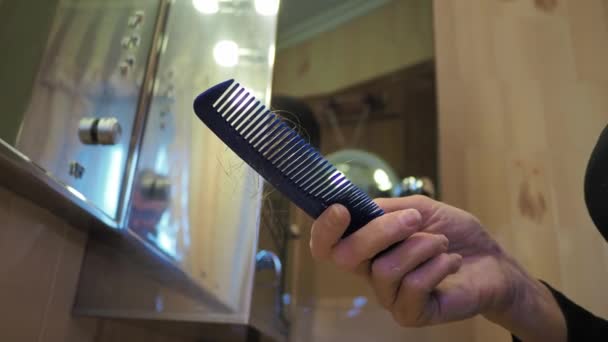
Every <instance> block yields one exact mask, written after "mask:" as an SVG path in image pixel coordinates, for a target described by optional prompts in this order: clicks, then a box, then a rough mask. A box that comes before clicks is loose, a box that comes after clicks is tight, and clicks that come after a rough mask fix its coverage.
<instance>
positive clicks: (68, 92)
mask: <svg viewBox="0 0 608 342" xmlns="http://www.w3.org/2000/svg"><path fill="white" fill-rule="evenodd" d="M158 8H159V0H61V1H59V4H58V6H57V10H56V13H55V17H54V20H53V24H52V25H51V29H50V33H49V37H48V40H47V44H46V48H45V51H44V54H43V57H42V60H41V63H40V67H39V71H38V75H37V77H36V79H35V81H34V85H33V90H32V94H31V97H30V99H29V102H28V104H27V108H26V110H25V113H24V114H23V115H22V116H21V118H20V125H19V127H20V129H19V132H18V135H17V137H16V141H15V145H14V146H15V147H16V148H17V149H18V150H20V151H21V152H22V153H24V154H25V155H27V156H28V157H29V158H30V159H31V160H32V161H34V162H35V163H37V164H38V165H39V166H41V167H42V168H44V169H45V170H46V171H47V172H48V173H50V174H52V175H53V176H54V177H56V178H57V179H58V180H60V181H61V182H63V183H65V184H66V185H68V186H70V187H71V188H73V189H75V190H76V191H78V192H79V193H80V194H82V196H84V197H85V198H86V200H87V201H88V202H89V203H92V204H93V205H95V206H96V207H98V208H99V209H101V210H102V211H103V212H104V213H105V214H106V215H108V216H109V217H111V218H113V219H118V208H119V203H120V196H121V187H122V185H123V182H124V176H125V166H126V163H127V158H128V154H129V146H130V144H131V132H132V129H133V124H134V120H135V118H136V113H137V108H138V102H139V98H140V94H141V93H142V89H141V86H142V82H143V79H144V74H145V72H146V64H147V63H146V62H147V59H148V56H149V55H150V48H151V46H152V37H153V33H154V29H155V21H156V17H157V14H158ZM88 117H94V118H104V117H106V118H116V119H117V120H118V123H119V124H120V128H121V129H122V132H123V134H122V135H121V136H120V138H119V139H118V140H117V141H116V143H115V144H110V145H88V144H85V143H83V142H82V141H81V140H80V139H79V123H80V121H81V119H83V118H88Z"/></svg>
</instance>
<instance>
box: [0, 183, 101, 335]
mask: <svg viewBox="0 0 608 342" xmlns="http://www.w3.org/2000/svg"><path fill="white" fill-rule="evenodd" d="M0 218H1V220H0V222H1V223H0V290H1V291H0V303H2V304H1V305H0V341H19V342H21V341H23V342H29V341H44V342H47V341H48V342H51V341H69V342H71V341H74V342H87V341H93V339H94V336H95V334H96V330H97V324H98V322H97V321H96V320H94V319H83V318H81V319H78V318H72V317H71V315H70V311H71V307H72V301H73V298H74V295H75V293H76V286H77V282H78V274H79V271H80V264H81V262H82V258H83V254H84V248H85V243H86V235H85V234H84V233H82V232H80V231H77V230H76V229H74V228H73V227H69V226H68V225H67V224H66V223H64V222H63V221H61V220H59V219H58V218H57V217H55V216H53V215H52V214H50V213H49V212H47V211H46V210H43V209H40V208H39V207H37V206H35V205H33V204H32V203H31V202H29V201H27V200H25V199H23V198H21V197H19V196H16V195H14V194H13V193H11V192H9V191H7V190H5V189H4V188H2V187H0Z"/></svg>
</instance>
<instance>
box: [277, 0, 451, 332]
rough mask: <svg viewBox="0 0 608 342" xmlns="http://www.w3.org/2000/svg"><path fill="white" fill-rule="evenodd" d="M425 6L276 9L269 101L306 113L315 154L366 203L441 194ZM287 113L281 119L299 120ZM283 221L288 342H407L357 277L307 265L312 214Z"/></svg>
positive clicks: (289, 5) (401, 1)
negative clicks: (288, 234) (315, 139)
mask: <svg viewBox="0 0 608 342" xmlns="http://www.w3.org/2000/svg"><path fill="white" fill-rule="evenodd" d="M432 7H433V2H432V1H425V0H393V1H383V0H374V1H369V0H366V1H358V0H350V1H339V0H332V1H326V0H311V1H296V0H284V1H283V2H282V9H281V13H280V16H279V28H278V40H277V56H276V63H275V70H274V82H273V95H274V96H275V97H279V96H280V97H290V98H292V99H293V101H298V102H299V103H300V105H301V106H305V107H307V108H308V109H309V110H310V112H311V113H312V114H313V117H314V118H315V121H316V125H317V127H318V131H319V132H318V133H317V132H311V135H318V136H319V140H320V150H321V152H322V154H324V155H326V156H328V158H330V159H332V161H333V162H334V163H335V164H339V165H338V167H342V168H343V170H342V171H343V172H345V173H346V174H348V173H349V172H350V173H351V174H350V177H352V178H353V182H355V183H357V184H358V185H359V186H361V187H362V188H364V190H365V191H367V192H368V193H369V194H370V195H371V196H373V197H377V196H382V197H394V196H403V195H408V194H412V193H421V194H426V195H433V194H434V195H435V196H436V197H440V193H439V191H437V187H436V186H437V185H438V183H440V180H439V179H438V172H437V99H436V87H435V62H434V54H435V53H434V43H433V23H432V17H433V8H432ZM293 108H297V107H293ZM274 109H276V110H279V111H281V110H283V109H285V108H282V107H281V106H280V104H277V105H275V108H274ZM287 111H288V112H292V113H284V115H285V116H286V118H287V119H288V120H290V121H295V122H297V121H299V120H300V118H299V117H298V113H297V112H294V110H290V108H287ZM308 126H309V127H314V125H313V126H311V125H308ZM308 129H310V128H308ZM302 131H303V134H304V135H305V136H306V135H307V133H308V132H307V128H303V129H302ZM411 177H414V178H411ZM275 206H277V205H275ZM285 222H286V223H285V226H286V228H285V229H289V230H290V231H294V230H295V231H296V232H297V233H298V234H299V235H298V239H297V240H296V241H294V242H293V246H292V249H291V251H290V253H289V254H288V255H289V258H290V260H289V261H288V265H289V266H290V267H291V269H293V270H294V271H293V273H292V274H291V276H290V278H289V282H290V284H291V288H290V289H289V291H290V293H291V295H292V297H291V298H292V314H293V315H294V320H295V321H296V322H297V324H296V325H295V326H294V327H293V331H292V336H294V341H308V340H317V339H319V340H320V339H324V340H345V339H349V337H347V336H352V338H353V339H358V340H382V339H383V337H384V336H386V337H387V339H390V340H393V339H395V336H401V335H403V336H404V337H405V336H406V335H404V334H405V333H404V332H403V330H402V329H399V327H397V326H396V325H393V324H392V322H391V321H390V320H378V319H377V318H378V317H384V316H382V314H383V312H382V309H381V308H380V307H379V306H378V305H377V304H375V303H374V300H373V299H372V298H373V293H372V292H371V290H370V289H369V287H368V286H367V284H366V283H365V282H364V281H363V280H361V279H359V278H356V277H354V276H352V275H350V274H347V273H344V272H340V271H338V270H336V269H335V268H334V267H332V266H330V265H325V264H323V263H316V262H314V261H313V260H312V258H311V257H310V252H309V249H308V241H309V238H310V225H311V223H312V220H311V219H310V218H309V217H307V216H306V215H305V214H303V213H302V212H301V211H299V210H298V209H296V208H293V207H292V208H291V211H290V213H289V218H288V219H285ZM374 320H377V321H374ZM357 322H359V323H357ZM362 322H365V324H361V323H362ZM372 322H374V323H372ZM376 323H377V324H376ZM345 331H349V332H350V333H352V334H353V335H345ZM389 336H390V337H389ZM407 336H408V337H410V338H412V340H418V339H423V338H422V337H420V336H421V335H415V334H410V335H407Z"/></svg>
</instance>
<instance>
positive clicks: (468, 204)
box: [434, 0, 608, 341]
mask: <svg viewBox="0 0 608 342" xmlns="http://www.w3.org/2000/svg"><path fill="white" fill-rule="evenodd" d="M434 6H435V38H436V53H437V67H438V85H439V106H440V110H439V111H440V115H439V123H440V124H439V126H440V165H441V170H440V171H441V172H440V173H441V177H440V179H441V181H442V185H443V188H442V190H443V194H444V199H445V200H446V201H448V202H450V203H452V204H455V205H457V206H460V207H463V208H465V209H467V210H470V211H472V212H473V213H475V214H476V215H478V216H479V217H480V218H481V220H482V221H483V223H484V224H485V226H486V227H487V229H488V230H489V231H490V232H491V233H492V234H493V235H494V236H495V237H496V238H497V239H498V240H500V241H501V242H502V243H503V245H504V246H505V247H506V248H507V249H508V250H509V251H510V252H511V253H512V254H513V255H514V256H515V257H516V258H517V259H519V260H520V261H521V262H522V263H523V264H524V265H525V266H526V267H527V268H528V269H529V270H530V271H531V272H532V273H533V274H534V275H536V276H538V277H540V278H542V279H545V280H547V281H549V282H550V283H552V284H553V285H555V286H556V287H557V288H559V289H562V290H563V291H564V292H565V293H566V294H567V295H568V296H570V297H571V298H572V299H574V300H575V301H577V302H578V303H580V304H581V305H583V306H585V307H587V308H589V309H591V310H593V311H594V312H595V313H597V314H599V315H603V316H604V317H608V297H607V296H606V295H605V289H606V286H608V244H606V242H605V241H604V240H603V239H602V237H601V236H600V235H599V233H598V232H597V231H596V230H595V229H594V226H593V224H592V222H591V220H590V219H589V216H588V214H587V211H586V208H585V204H584V201H583V177H584V171H585V167H586V163H587V160H588V158H589V155H590V153H591V149H592V148H593V146H594V144H595V141H596V139H597V137H598V135H599V133H600V131H601V130H602V128H603V127H605V125H606V124H608V67H606V61H608V1H605V0H583V1H581V0H542V1H541V0H510V1H507V0H465V1H441V0H437V1H435V2H434ZM475 326H476V331H475V336H476V340H477V341H488V340H490V338H491V339H492V341H509V337H508V335H507V334H506V333H505V332H504V331H502V330H501V329H498V328H494V327H492V326H490V325H489V323H487V322H484V321H481V320H478V321H476V324H475Z"/></svg>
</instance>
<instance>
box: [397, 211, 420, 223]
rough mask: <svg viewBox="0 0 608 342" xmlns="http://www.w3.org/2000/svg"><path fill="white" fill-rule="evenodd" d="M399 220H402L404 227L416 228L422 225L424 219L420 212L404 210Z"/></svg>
mask: <svg viewBox="0 0 608 342" xmlns="http://www.w3.org/2000/svg"><path fill="white" fill-rule="evenodd" d="M399 219H400V221H401V223H403V224H404V225H406V226H410V227H415V226H418V225H419V224H420V220H421V219H422V217H421V215H420V213H419V212H418V210H416V209H408V210H404V211H403V212H402V213H401V214H400V216H399Z"/></svg>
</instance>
